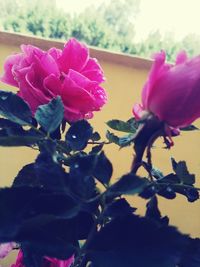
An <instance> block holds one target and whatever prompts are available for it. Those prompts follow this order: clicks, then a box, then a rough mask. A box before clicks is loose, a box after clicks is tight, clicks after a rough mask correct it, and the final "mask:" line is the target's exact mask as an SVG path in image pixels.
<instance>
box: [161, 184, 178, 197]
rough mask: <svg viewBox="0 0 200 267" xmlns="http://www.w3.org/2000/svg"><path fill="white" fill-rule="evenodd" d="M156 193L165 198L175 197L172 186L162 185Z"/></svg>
mask: <svg viewBox="0 0 200 267" xmlns="http://www.w3.org/2000/svg"><path fill="white" fill-rule="evenodd" d="M158 195H160V196H162V197H164V198H167V199H174V198H175V197H176V192H175V191H174V189H173V187H172V186H169V185H168V186H163V187H162V188H161V189H160V190H159V191H158Z"/></svg>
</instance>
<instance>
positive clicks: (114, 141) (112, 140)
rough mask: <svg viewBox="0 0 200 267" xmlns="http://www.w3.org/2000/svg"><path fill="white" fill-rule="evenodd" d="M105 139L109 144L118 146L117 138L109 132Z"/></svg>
mask: <svg viewBox="0 0 200 267" xmlns="http://www.w3.org/2000/svg"><path fill="white" fill-rule="evenodd" d="M106 138H107V139H108V141H109V142H110V143H114V144H116V145H118V146H119V137H118V136H116V135H115V134H113V133H111V132H110V131H107V133H106Z"/></svg>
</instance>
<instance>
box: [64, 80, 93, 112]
mask: <svg viewBox="0 0 200 267" xmlns="http://www.w3.org/2000/svg"><path fill="white" fill-rule="evenodd" d="M61 97H62V100H63V103H64V105H66V106H69V107H72V108H75V109H77V110H79V111H80V112H88V111H90V110H93V109H94V106H95V104H94V103H95V99H94V97H93V96H92V95H91V94H90V93H89V92H88V91H86V90H85V89H84V88H81V87H79V85H77V84H76V83H75V82H74V81H73V80H71V79H70V78H69V77H65V80H64V82H63V88H62V94H61Z"/></svg>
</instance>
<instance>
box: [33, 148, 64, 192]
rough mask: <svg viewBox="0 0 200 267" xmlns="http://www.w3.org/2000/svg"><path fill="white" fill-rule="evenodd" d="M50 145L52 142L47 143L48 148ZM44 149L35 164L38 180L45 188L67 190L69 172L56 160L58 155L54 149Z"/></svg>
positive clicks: (58, 190) (59, 190)
mask: <svg viewBox="0 0 200 267" xmlns="http://www.w3.org/2000/svg"><path fill="white" fill-rule="evenodd" d="M50 147H51V146H50V144H49V143H47V149H50ZM43 149H44V150H43V151H42V152H41V153H40V154H39V155H38V157H37V159H36V162H35V164H34V170H35V175H36V177H37V181H38V182H39V184H40V186H43V188H46V189H49V190H53V191H55V190H56V191H57V192H65V191H66V189H67V186H68V183H69V181H68V180H69V178H68V173H66V172H65V170H64V168H62V167H61V166H60V165H59V163H58V162H57V161H56V156H55V155H54V153H53V152H52V151H45V148H43ZM52 149H53V148H52Z"/></svg>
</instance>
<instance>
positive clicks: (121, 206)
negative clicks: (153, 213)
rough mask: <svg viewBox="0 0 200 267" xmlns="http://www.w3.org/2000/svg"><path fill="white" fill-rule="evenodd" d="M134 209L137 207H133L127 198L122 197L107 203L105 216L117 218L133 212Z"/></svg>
mask: <svg viewBox="0 0 200 267" xmlns="http://www.w3.org/2000/svg"><path fill="white" fill-rule="evenodd" d="M134 211H136V208H132V207H131V206H130V204H129V203H128V202H127V200H126V199H125V198H120V199H117V200H114V201H113V202H112V203H110V204H108V205H107V207H106V210H105V212H104V216H106V217H111V218H115V217H119V216H125V215H128V214H132V213H133V212H134Z"/></svg>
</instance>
